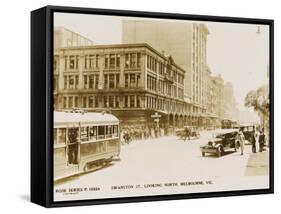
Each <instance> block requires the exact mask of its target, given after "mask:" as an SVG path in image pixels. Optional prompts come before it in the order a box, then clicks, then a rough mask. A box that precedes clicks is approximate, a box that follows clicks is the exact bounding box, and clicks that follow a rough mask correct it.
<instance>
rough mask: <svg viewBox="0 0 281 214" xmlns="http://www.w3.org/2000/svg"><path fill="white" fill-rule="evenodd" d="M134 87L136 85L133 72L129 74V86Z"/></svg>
mask: <svg viewBox="0 0 281 214" xmlns="http://www.w3.org/2000/svg"><path fill="white" fill-rule="evenodd" d="M134 87H136V79H135V74H130V86H129V88H134Z"/></svg>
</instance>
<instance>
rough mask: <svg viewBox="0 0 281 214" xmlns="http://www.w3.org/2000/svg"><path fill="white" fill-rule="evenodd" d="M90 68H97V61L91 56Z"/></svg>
mask: <svg viewBox="0 0 281 214" xmlns="http://www.w3.org/2000/svg"><path fill="white" fill-rule="evenodd" d="M89 57H90V68H94V66H95V59H94V56H93V55H90V56H89Z"/></svg>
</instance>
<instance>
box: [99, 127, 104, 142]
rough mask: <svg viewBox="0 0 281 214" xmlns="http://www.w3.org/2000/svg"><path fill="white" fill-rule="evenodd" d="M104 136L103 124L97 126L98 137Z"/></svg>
mask: <svg viewBox="0 0 281 214" xmlns="http://www.w3.org/2000/svg"><path fill="white" fill-rule="evenodd" d="M104 137H105V128H104V126H98V139H102V138H104Z"/></svg>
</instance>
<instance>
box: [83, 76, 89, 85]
mask: <svg viewBox="0 0 281 214" xmlns="http://www.w3.org/2000/svg"><path fill="white" fill-rule="evenodd" d="M84 88H88V76H87V75H84Z"/></svg>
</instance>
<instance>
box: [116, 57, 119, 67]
mask: <svg viewBox="0 0 281 214" xmlns="http://www.w3.org/2000/svg"><path fill="white" fill-rule="evenodd" d="M116 67H117V68H119V67H120V55H119V54H118V55H117V57H116Z"/></svg>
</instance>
